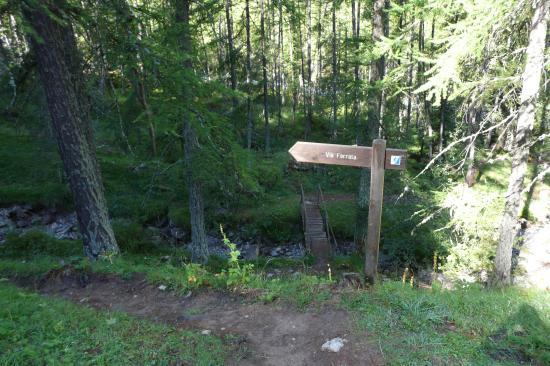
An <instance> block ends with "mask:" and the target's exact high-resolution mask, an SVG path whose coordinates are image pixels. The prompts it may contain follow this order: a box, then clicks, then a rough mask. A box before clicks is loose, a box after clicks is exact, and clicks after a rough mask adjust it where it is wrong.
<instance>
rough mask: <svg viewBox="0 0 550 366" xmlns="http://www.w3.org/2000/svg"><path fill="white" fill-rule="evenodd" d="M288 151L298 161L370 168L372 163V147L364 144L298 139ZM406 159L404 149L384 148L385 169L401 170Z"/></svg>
mask: <svg viewBox="0 0 550 366" xmlns="http://www.w3.org/2000/svg"><path fill="white" fill-rule="evenodd" d="M288 152H289V153H290V155H292V157H293V158H294V159H295V160H296V161H298V162H300V163H313V164H331V165H347V166H356V167H362V168H370V167H371V165H372V148H371V147H366V146H350V145H336V144H320V143H316V142H303V141H298V142H296V143H295V144H294V146H292V147H291V148H290V150H288ZM406 161H407V151H406V150H399V149H386V156H385V162H384V168H385V169H396V170H403V169H405V163H406Z"/></svg>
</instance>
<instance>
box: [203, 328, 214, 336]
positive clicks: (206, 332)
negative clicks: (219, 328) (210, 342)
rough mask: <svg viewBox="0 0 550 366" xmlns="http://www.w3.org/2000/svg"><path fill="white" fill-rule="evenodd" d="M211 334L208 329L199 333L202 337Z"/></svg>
mask: <svg viewBox="0 0 550 366" xmlns="http://www.w3.org/2000/svg"><path fill="white" fill-rule="evenodd" d="M211 333H212V331H211V330H210V329H203V331H202V332H201V334H202V335H210V334H211Z"/></svg>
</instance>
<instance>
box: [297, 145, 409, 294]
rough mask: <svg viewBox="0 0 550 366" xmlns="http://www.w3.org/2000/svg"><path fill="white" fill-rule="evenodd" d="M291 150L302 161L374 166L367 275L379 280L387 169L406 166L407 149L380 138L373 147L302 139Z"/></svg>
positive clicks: (366, 263) (372, 172)
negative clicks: (389, 144)
mask: <svg viewBox="0 0 550 366" xmlns="http://www.w3.org/2000/svg"><path fill="white" fill-rule="evenodd" d="M288 152H289V153H290V155H292V157H293V158H294V159H295V160H296V161H297V162H300V163H313V164H330V165H347V166H354V167H361V168H370V169H371V180H370V201H369V218H368V230H367V248H366V251H365V276H366V278H367V281H369V282H370V283H374V282H376V277H377V267H378V247H379V242H380V224H381V221H382V200H383V195H384V170H385V169H395V170H404V169H405V165H406V162H407V151H406V150H399V149H386V140H380V139H377V140H374V141H373V142H372V147H366V146H350V145H336V144H320V143H315V142H302V141H298V142H296V143H295V144H294V146H292V148H290V150H288Z"/></svg>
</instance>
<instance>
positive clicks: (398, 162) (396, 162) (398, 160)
mask: <svg viewBox="0 0 550 366" xmlns="http://www.w3.org/2000/svg"><path fill="white" fill-rule="evenodd" d="M390 164H391V165H401V156H400V155H392V156H391V159H390Z"/></svg>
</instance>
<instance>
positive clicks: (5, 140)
mask: <svg viewBox="0 0 550 366" xmlns="http://www.w3.org/2000/svg"><path fill="white" fill-rule="evenodd" d="M3 123H4V121H3V120H0V124H3ZM0 161H2V174H0V204H1V205H6V204H12V203H20V202H24V203H31V204H37V205H46V206H58V207H62V208H67V207H70V206H71V202H72V200H71V196H70V193H69V190H68V187H67V186H66V184H65V183H64V181H63V180H64V173H63V170H62V168H61V162H60V159H59V156H58V154H57V151H56V147H55V144H54V143H53V141H52V139H51V137H45V136H33V135H32V134H31V133H30V132H28V131H25V130H23V131H20V132H16V131H14V130H11V129H7V128H5V127H1V128H0Z"/></svg>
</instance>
